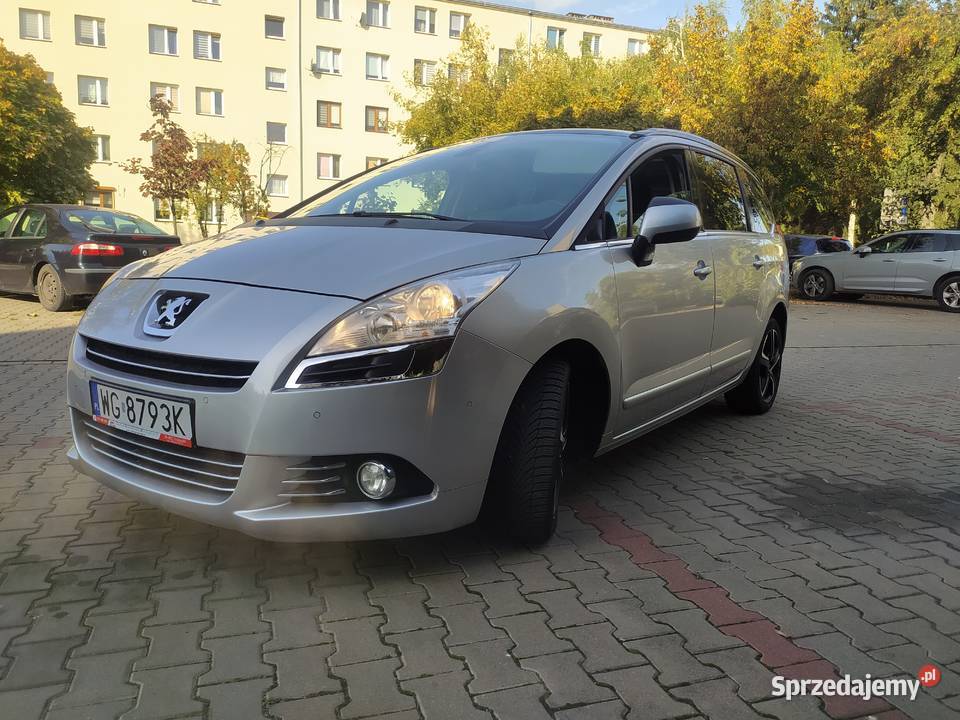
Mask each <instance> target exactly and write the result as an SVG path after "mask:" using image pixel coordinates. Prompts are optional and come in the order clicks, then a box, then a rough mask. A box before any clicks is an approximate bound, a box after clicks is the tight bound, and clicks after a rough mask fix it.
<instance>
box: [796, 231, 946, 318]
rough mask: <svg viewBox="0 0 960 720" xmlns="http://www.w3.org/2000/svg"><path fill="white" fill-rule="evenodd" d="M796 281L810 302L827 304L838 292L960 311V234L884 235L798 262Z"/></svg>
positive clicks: (898, 233) (918, 233)
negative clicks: (926, 301)
mask: <svg viewBox="0 0 960 720" xmlns="http://www.w3.org/2000/svg"><path fill="white" fill-rule="evenodd" d="M793 278H794V281H795V282H796V286H797V290H798V291H799V292H800V294H801V295H802V296H803V297H805V298H807V299H809V300H827V299H828V298H830V297H831V296H832V295H833V294H834V293H845V294H848V295H850V294H852V295H854V296H856V297H859V296H860V295H862V294H863V293H867V292H874V293H884V294H891V295H915V296H920V297H932V298H935V299H936V301H937V302H938V303H940V307H942V308H943V309H944V310H947V311H949V312H960V231H958V230H912V231H909V232H896V233H891V234H889V235H883V236H882V237H878V238H877V239H876V240H872V241H870V242H868V243H866V244H864V245H861V246H859V247H857V248H854V249H853V250H851V251H849V252H841V253H833V254H831V255H813V256H810V257H805V258H802V259H800V260H797V261H796V262H795V263H794V265H793Z"/></svg>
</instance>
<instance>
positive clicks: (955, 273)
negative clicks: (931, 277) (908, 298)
mask: <svg viewBox="0 0 960 720" xmlns="http://www.w3.org/2000/svg"><path fill="white" fill-rule="evenodd" d="M950 278H960V270H948V271H947V272H945V273H944V274H943V275H941V276H940V277H938V278H937V281H936V282H935V283H934V284H933V294H934V296H936V294H937V289H938V288H939V287H940V285H942V284H943V283H945V282H946V281H947V280H949V279H950Z"/></svg>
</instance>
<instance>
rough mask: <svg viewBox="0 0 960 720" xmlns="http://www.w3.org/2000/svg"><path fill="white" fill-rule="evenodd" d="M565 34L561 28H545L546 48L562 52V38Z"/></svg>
mask: <svg viewBox="0 0 960 720" xmlns="http://www.w3.org/2000/svg"><path fill="white" fill-rule="evenodd" d="M566 34H567V31H566V30H564V29H563V28H558V27H548V28H547V47H548V48H550V49H552V50H562V49H563V37H564V35H566Z"/></svg>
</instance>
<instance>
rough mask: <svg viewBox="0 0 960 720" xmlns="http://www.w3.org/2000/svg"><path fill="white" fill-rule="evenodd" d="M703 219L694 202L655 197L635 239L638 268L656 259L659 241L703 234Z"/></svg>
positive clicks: (679, 239) (677, 240) (682, 240)
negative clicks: (655, 250) (701, 232)
mask: <svg viewBox="0 0 960 720" xmlns="http://www.w3.org/2000/svg"><path fill="white" fill-rule="evenodd" d="M702 227H703V219H702V218H701V217H700V209H699V208H698V207H697V206H696V205H694V204H693V203H691V202H687V201H686V200H680V199H679V198H671V197H655V198H654V199H653V200H651V201H650V204H649V205H648V206H647V211H646V212H645V213H644V214H643V223H642V224H641V225H640V233H639V234H638V235H637V237H636V238H634V240H633V261H634V262H635V263H636V264H637V266H638V267H644V266H646V265H649V264H650V263H651V262H653V251H654V249H655V248H656V246H657V245H658V244H663V243H677V242H687V241H689V240H693V239H694V238H695V237H696V236H697V235H699V234H700V229H701V228H702Z"/></svg>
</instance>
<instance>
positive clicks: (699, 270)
mask: <svg viewBox="0 0 960 720" xmlns="http://www.w3.org/2000/svg"><path fill="white" fill-rule="evenodd" d="M712 272H713V268H712V267H710V266H709V265H707V264H706V263H705V262H704V261H703V260H701V261H700V262H698V263H697V266H696V267H695V268H694V269H693V274H694V275H696V276H697V277H698V278H700V279H701V280H703V279H705V278H706V277H707V275H709V274H710V273H712Z"/></svg>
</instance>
